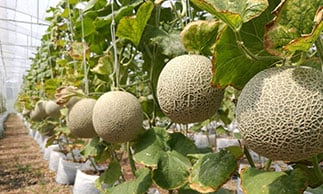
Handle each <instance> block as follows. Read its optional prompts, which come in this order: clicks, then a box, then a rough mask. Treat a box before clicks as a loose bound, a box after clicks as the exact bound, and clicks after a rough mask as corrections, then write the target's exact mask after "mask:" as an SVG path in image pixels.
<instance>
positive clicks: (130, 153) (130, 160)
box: [127, 142, 136, 176]
mask: <svg viewBox="0 0 323 194" xmlns="http://www.w3.org/2000/svg"><path fill="white" fill-rule="evenodd" d="M127 152H128V159H129V163H130V167H131V172H132V174H133V175H134V176H136V166H135V161H134V160H133V155H132V151H131V146H130V143H129V142H127Z"/></svg>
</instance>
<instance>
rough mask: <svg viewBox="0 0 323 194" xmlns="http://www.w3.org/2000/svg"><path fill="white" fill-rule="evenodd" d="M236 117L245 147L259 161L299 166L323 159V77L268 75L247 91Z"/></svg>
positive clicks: (288, 71) (299, 71)
mask: <svg viewBox="0 0 323 194" xmlns="http://www.w3.org/2000/svg"><path fill="white" fill-rule="evenodd" d="M236 115H237V121H238V123H239V129H240V131H241V135H242V137H243V139H244V141H245V143H246V144H247V145H248V146H249V147H250V148H251V149H252V150H254V151H255V152H257V153H258V154H260V155H263V156H265V157H267V158H270V159H272V160H287V161H298V160H302V159H305V158H308V157H311V156H313V155H316V154H319V153H323V74H322V72H320V71H318V70H316V69H313V68H309V67H280V68H270V69H266V70H264V71H262V72H260V73H258V74H257V75H256V76H254V77H253V78H252V79H251V80H250V81H249V82H248V83H247V84H246V86H245V87H244V88H243V90H242V92H241V95H240V96H239V98H238V104H237V109H236Z"/></svg>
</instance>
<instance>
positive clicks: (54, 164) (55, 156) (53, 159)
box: [49, 149, 65, 171]
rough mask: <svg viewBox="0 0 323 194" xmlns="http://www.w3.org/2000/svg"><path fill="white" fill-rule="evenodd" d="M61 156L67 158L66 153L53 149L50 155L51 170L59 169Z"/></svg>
mask: <svg viewBox="0 0 323 194" xmlns="http://www.w3.org/2000/svg"><path fill="white" fill-rule="evenodd" d="M60 158H65V154H64V153H62V152H59V151H57V150H55V149H53V150H52V151H51V152H50V155H49V170H51V171H57V169H58V162H59V159H60Z"/></svg>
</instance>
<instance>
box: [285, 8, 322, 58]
mask: <svg viewBox="0 0 323 194" xmlns="http://www.w3.org/2000/svg"><path fill="white" fill-rule="evenodd" d="M322 20H323V7H320V8H319V10H318V11H317V12H316V15H315V18H314V22H315V25H314V27H313V30H312V32H311V33H310V34H302V35H301V37H299V38H297V39H294V40H292V41H291V42H290V43H289V44H288V45H286V46H284V47H283V48H284V49H286V50H288V51H290V52H295V51H298V50H299V51H308V50H309V49H310V48H311V46H312V45H313V43H314V42H315V41H316V40H317V39H318V38H319V37H320V34H321V32H322V31H323V22H322Z"/></svg>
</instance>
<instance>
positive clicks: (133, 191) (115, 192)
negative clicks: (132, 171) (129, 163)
mask: <svg viewBox="0 0 323 194" xmlns="http://www.w3.org/2000/svg"><path fill="white" fill-rule="evenodd" d="M150 176H151V175H150V170H149V169H148V168H140V169H138V170H137V171H136V177H137V178H136V179H135V180H132V181H127V182H124V183H122V184H120V185H118V186H116V187H112V188H109V189H107V191H108V192H107V193H109V194H121V193H122V194H142V193H145V192H146V191H147V190H148V189H149V187H150V186H151V183H152V181H151V178H150Z"/></svg>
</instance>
